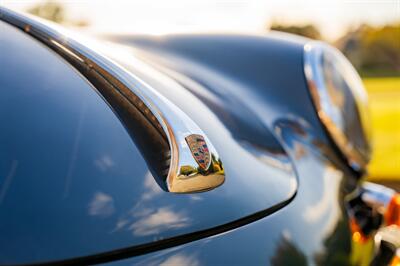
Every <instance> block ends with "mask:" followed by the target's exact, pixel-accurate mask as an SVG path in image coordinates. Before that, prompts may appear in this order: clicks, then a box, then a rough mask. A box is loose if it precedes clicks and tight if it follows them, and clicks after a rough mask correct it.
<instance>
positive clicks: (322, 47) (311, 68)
mask: <svg viewBox="0 0 400 266" xmlns="http://www.w3.org/2000/svg"><path fill="white" fill-rule="evenodd" d="M328 49H331V50H332V51H335V52H336V49H335V48H333V47H330V46H329V45H327V44H325V43H322V42H319V41H311V42H309V43H307V44H306V45H305V46H304V74H305V77H306V80H307V84H308V88H309V90H310V94H311V98H312V100H313V103H314V106H315V108H316V110H317V114H318V117H319V119H320V120H321V122H322V124H323V125H324V127H325V128H326V130H327V131H328V133H329V135H330V137H331V138H332V139H333V141H334V143H335V144H336V145H337V147H338V148H339V150H340V151H341V152H342V153H343V155H344V156H345V157H346V159H347V162H348V163H349V165H350V167H352V168H353V169H354V170H356V171H361V172H363V171H364V170H365V168H366V165H367V163H368V162H369V154H363V153H362V152H360V151H359V150H357V148H356V147H354V146H353V144H352V142H351V141H350V140H349V139H348V138H347V137H346V135H345V134H344V132H342V131H341V130H340V129H339V128H338V127H337V126H336V125H335V123H334V121H333V120H332V119H331V117H330V116H329V114H327V113H326V112H325V111H324V109H323V108H322V104H323V103H322V101H321V97H320V94H321V93H324V91H323V90H325V84H324V78H323V75H322V73H321V71H322V69H321V67H320V62H319V61H320V59H321V56H322V55H323V53H324V51H326V50H328ZM336 53H337V54H340V55H341V53H340V52H339V51H337V52H336ZM357 75H358V74H357ZM353 96H354V98H355V102H356V105H357V109H358V111H359V115H360V117H361V123H362V126H363V127H365V126H366V125H364V123H365V120H366V118H365V116H366V114H365V113H364V112H363V111H362V110H360V109H361V108H360V106H359V104H358V103H357V100H359V99H358V97H357V96H358V95H353ZM365 97H366V96H365ZM363 129H364V133H365V134H366V135H367V136H365V137H366V138H367V140H369V138H370V136H369V132H366V130H365V128H363Z"/></svg>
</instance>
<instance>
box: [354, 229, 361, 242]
mask: <svg viewBox="0 0 400 266" xmlns="http://www.w3.org/2000/svg"><path fill="white" fill-rule="evenodd" d="M360 240H361V234H360V233H359V232H354V233H353V241H354V242H357V243H358V242H359V241H360Z"/></svg>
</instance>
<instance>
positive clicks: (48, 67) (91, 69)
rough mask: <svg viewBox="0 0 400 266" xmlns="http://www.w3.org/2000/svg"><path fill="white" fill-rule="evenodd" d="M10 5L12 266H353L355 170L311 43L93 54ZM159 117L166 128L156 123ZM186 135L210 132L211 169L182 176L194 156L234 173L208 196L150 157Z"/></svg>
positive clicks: (1, 223) (275, 39)
mask: <svg viewBox="0 0 400 266" xmlns="http://www.w3.org/2000/svg"><path fill="white" fill-rule="evenodd" d="M3 12H4V13H3V14H2V16H1V17H0V18H1V20H2V21H0V27H1V31H2V35H1V37H0V38H1V41H2V42H1V45H2V46H3V47H4V49H6V50H7V51H8V52H7V53H1V55H0V56H1V60H0V64H1V68H2V69H4V71H2V72H1V73H0V82H1V83H0V84H1V88H2V90H3V91H2V93H3V95H5V97H2V98H1V104H0V108H1V112H0V113H1V114H2V116H1V122H2V124H3V125H8V126H7V128H6V129H4V130H3V131H2V132H1V133H0V134H1V139H0V141H1V144H2V146H4V147H6V148H5V149H3V150H2V151H1V153H0V155H1V156H2V157H1V158H3V159H2V160H1V162H0V163H1V165H0V171H1V176H4V177H5V178H4V179H3V182H2V184H3V185H2V188H1V190H0V234H1V235H2V236H4V237H2V238H0V246H1V247H4V248H2V253H1V254H0V262H1V263H2V264H35V263H36V264H42V263H50V264H53V263H60V264H69V263H70V264H76V263H81V264H93V263H100V262H110V263H115V264H121V265H125V264H127V263H129V264H132V263H135V264H143V265H149V264H154V265H157V264H161V263H163V262H166V263H171V264H184V265H186V264H193V265H202V264H218V265H221V264H229V265H232V264H238V265H248V264H262V265H265V264H271V265H283V264H284V265H288V264H296V265H302V264H318V265H348V264H349V262H350V261H351V256H352V253H351V252H352V249H351V245H352V243H351V233H350V228H349V218H348V215H347V212H346V209H345V198H346V196H347V195H348V194H350V193H351V192H353V191H355V190H356V189H357V188H358V187H359V181H358V179H359V176H360V174H359V173H357V172H355V171H354V170H352V168H351V167H350V166H349V165H348V164H347V162H346V160H345V159H344V158H343V156H342V155H341V153H340V152H339V151H338V149H337V148H336V146H335V145H333V143H332V140H331V139H330V138H329V136H328V134H327V132H326V131H325V129H324V127H323V125H322V123H321V121H320V120H319V118H318V115H317V113H316V110H315V108H314V105H313V103H312V98H311V95H310V93H309V90H308V87H307V86H308V85H307V82H306V77H305V74H304V68H303V63H304V62H303V59H304V57H303V56H304V45H305V44H306V43H307V42H308V40H306V39H301V38H295V37H291V36H285V35H279V34H271V35H270V36H246V35H177V36H165V37H145V36H136V37H113V38H109V39H108V42H105V41H104V43H105V44H104V43H103V46H102V47H97V46H96V45H93V46H92V45H91V44H88V43H85V42H77V41H75V39H73V38H72V37H69V35H68V34H65V33H61V32H59V31H57V29H56V28H53V27H52V26H46V25H43V24H41V23H40V22H36V21H35V20H31V19H29V18H26V17H24V16H21V15H18V14H14V13H12V12H10V11H7V10H4V11H3ZM21 30H22V31H21ZM24 31H25V32H24ZM3 33H4V34H3ZM110 41H111V42H110ZM55 42H56V43H57V45H54V43H55ZM88 47H90V48H91V49H89V48H88ZM94 51H95V52H94ZM93 64H94V65H93ZM96 75H97V76H96ZM16 76H18V77H21V78H19V79H17V78H16ZM121 83H122V84H121ZM110 84H111V85H110ZM121 95H122V96H121ZM127 95H128V96H129V97H138V98H141V97H142V98H141V99H142V101H141V102H139V103H138V104H137V105H136V104H135V103H132V102H129V101H128V102H126V103H125V102H123V99H125V98H128V99H129V97H128V96H127ZM124 97H125V98H124ZM121 99H122V100H121ZM146 99H147V100H146ZM139 105H140V106H142V105H145V108H144V109H143V110H144V111H143V110H139V109H140V108H138V106H139ZM146 110H147V111H146ZM143 113H146V114H148V113H149V115H148V116H146V115H141V114H143ZM153 118H157V120H158V122H160V123H161V124H162V128H163V131H161V130H160V131H157V132H158V133H157V132H156V133H154V132H155V131H154V130H153V131H152V130H147V128H151V126H150V125H149V121H151V120H152V119H153ZM163 121H164V122H165V124H163V123H164V122H163ZM188 121H189V122H188ZM188 123H189V124H190V125H192V126H189V127H188V128H189V129H187V130H181V131H180V129H182V127H180V126H179V125H183V126H187V125H188ZM150 124H151V123H150ZM156 127H157V126H156ZM169 128H170V129H171V130H169ZM193 128H195V130H193ZM182 132H183V133H182ZM153 133H154V134H153ZM164 134H166V136H167V138H168V140H169V141H168V143H167V144H165V143H166V142H165V136H164ZM179 134H182V136H179ZM185 134H201V135H202V136H204V139H205V143H207V144H208V146H209V147H210V150H211V151H212V152H211V153H210V160H211V163H209V165H211V166H212V167H213V168H212V169H213V170H212V171H211V170H210V171H211V172H209V170H207V171H203V172H202V169H201V167H202V165H201V164H200V163H199V161H198V158H197V159H196V157H195V155H194V153H195V152H196V150H195V151H193V150H192V151H191V152H192V154H190V153H189V152H190V149H187V150H186V153H187V154H186V155H187V157H183V156H181V157H176V158H180V159H181V158H191V159H190V164H189V163H188V164H185V163H180V164H179V165H180V166H179V167H183V166H184V167H183V168H180V169H181V170H180V172H179V173H181V174H182V176H185V178H189V179H190V177H192V176H193V175H192V174H193V169H192V168H193V167H192V168H190V167H188V165H194V164H195V160H194V159H196V160H197V162H198V163H199V166H200V168H198V169H197V170H196V171H199V172H196V178H197V177H200V178H207V176H210V173H211V174H215V175H216V176H217V178H219V177H218V176H224V180H223V181H222V182H221V181H216V182H217V183H218V184H217V185H215V184H212V185H210V186H207V187H200V188H197V189H196V192H199V191H200V192H202V193H188V194H175V193H173V192H174V191H173V190H172V186H171V183H169V181H168V178H167V179H166V180H167V181H166V180H165V179H163V178H164V177H163V176H162V175H160V174H159V172H158V170H157V169H159V168H158V167H159V165H158V161H157V160H152V158H154V157H152V154H153V153H152V152H154V147H163V148H165V147H167V146H168V147H169V149H170V150H171V153H172V154H173V153H174V150H173V146H174V145H175V144H173V143H174V141H176V145H181V146H182V147H186V148H187V146H185V145H189V146H190V143H189V142H190V141H188V140H187V139H186V143H185V142H184V138H183V137H185V136H187V135H185ZM171 140H172V141H171ZM154 143H156V144H154ZM211 143H212V144H211ZM153 145H154V146H153ZM157 145H161V146H157ZM162 145H165V146H162ZM156 151H159V150H158V149H156ZM213 151H215V152H214V153H213ZM216 152H218V156H214V157H213V154H216ZM176 154H178V153H176ZM192 155H193V158H192V157H191V156H192ZM172 157H173V156H172ZM200 159H201V158H200ZM188 160H189V159H188ZM168 165H169V167H170V168H167V169H169V173H171V168H172V166H171V165H172V163H171V164H170V163H168ZM185 167H186V168H185ZM207 167H210V166H208V165H207ZM203 168H204V167H203ZM203 170H204V169H203ZM174 171H175V170H174ZM211 176H212V175H211ZM199 180H201V179H199ZM164 182H166V183H164ZM196 182H197V181H196ZM4 184H5V185H4ZM196 184H197V183H196ZM210 189H211V190H210ZM204 190H206V191H204ZM175 192H182V191H175ZM185 192H188V191H185ZM18 246H23V247H24V248H23V249H22V250H21V249H17V248H16V247H18Z"/></svg>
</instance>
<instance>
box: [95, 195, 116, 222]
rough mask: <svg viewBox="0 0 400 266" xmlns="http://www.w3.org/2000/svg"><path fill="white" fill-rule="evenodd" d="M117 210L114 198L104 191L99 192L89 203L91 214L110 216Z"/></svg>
mask: <svg viewBox="0 0 400 266" xmlns="http://www.w3.org/2000/svg"><path fill="white" fill-rule="evenodd" d="M114 211H115V207H114V199H113V198H112V197H111V196H110V195H107V194H106V193H103V192H97V193H96V194H95V195H94V196H93V199H92V201H91V202H90V203H89V215H92V216H100V217H108V216H110V215H112V214H113V213H114Z"/></svg>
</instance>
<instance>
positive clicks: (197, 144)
mask: <svg viewBox="0 0 400 266" xmlns="http://www.w3.org/2000/svg"><path fill="white" fill-rule="evenodd" d="M185 139H186V142H187V144H188V145H189V148H190V151H191V152H192V155H193V158H194V159H195V160H196V162H197V164H198V165H199V166H200V167H201V168H202V169H203V170H207V169H208V167H210V164H211V156H210V151H209V150H208V147H207V143H206V141H205V140H204V138H203V136H201V135H197V134H192V135H189V136H187V137H186V138H185Z"/></svg>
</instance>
